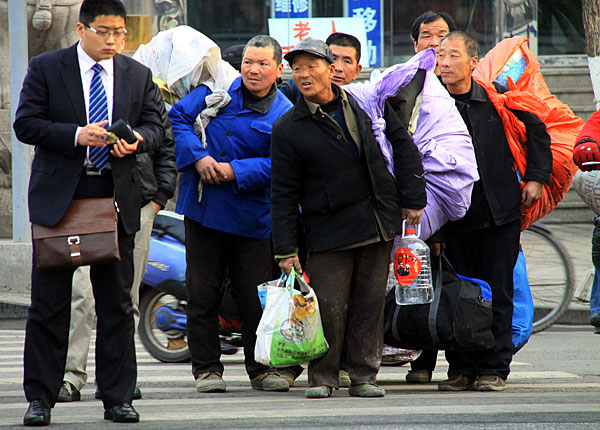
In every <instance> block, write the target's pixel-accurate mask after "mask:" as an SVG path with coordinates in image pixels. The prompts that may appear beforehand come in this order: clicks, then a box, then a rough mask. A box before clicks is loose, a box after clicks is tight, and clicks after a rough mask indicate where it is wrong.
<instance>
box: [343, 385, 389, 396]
mask: <svg viewBox="0 0 600 430" xmlns="http://www.w3.org/2000/svg"><path fill="white" fill-rule="evenodd" d="M348 394H350V395H351V396H354V397H383V396H385V390H384V389H383V388H381V387H378V386H377V385H375V384H359V385H351V386H350V389H349V390H348Z"/></svg>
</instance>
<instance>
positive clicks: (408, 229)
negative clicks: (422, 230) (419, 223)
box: [406, 226, 417, 235]
mask: <svg viewBox="0 0 600 430" xmlns="http://www.w3.org/2000/svg"><path fill="white" fill-rule="evenodd" d="M406 234H412V235H416V234H417V229H416V228H415V227H414V226H410V227H406Z"/></svg>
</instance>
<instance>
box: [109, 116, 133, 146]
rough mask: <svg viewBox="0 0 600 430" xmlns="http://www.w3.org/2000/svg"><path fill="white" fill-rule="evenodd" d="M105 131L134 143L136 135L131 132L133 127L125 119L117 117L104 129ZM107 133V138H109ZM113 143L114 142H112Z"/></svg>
mask: <svg viewBox="0 0 600 430" xmlns="http://www.w3.org/2000/svg"><path fill="white" fill-rule="evenodd" d="M106 132H107V133H112V134H114V135H115V136H116V137H118V138H119V139H125V141H126V142H127V143H135V141H136V140H137V137H135V134H133V129H132V128H131V126H130V125H129V123H128V122H127V121H124V120H122V119H119V120H118V121H116V122H114V123H113V124H112V125H111V126H110V127H108V128H107V129H106ZM110 137H112V136H110V135H109V139H110ZM113 143H114V142H113Z"/></svg>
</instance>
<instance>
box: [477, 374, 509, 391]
mask: <svg viewBox="0 0 600 430" xmlns="http://www.w3.org/2000/svg"><path fill="white" fill-rule="evenodd" d="M505 389H506V382H504V379H502V378H501V377H499V376H498V375H481V376H480V377H479V382H478V383H477V391H504V390H505Z"/></svg>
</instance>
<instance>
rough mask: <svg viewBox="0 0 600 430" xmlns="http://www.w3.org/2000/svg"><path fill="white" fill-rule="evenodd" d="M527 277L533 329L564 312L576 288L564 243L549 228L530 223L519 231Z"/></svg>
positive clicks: (540, 327)
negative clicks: (531, 302)
mask: <svg viewBox="0 0 600 430" xmlns="http://www.w3.org/2000/svg"><path fill="white" fill-rule="evenodd" d="M521 247H522V248H523V253H524V254H525V261H526V262H527V278H528V280H529V286H530V287H531V295H532V296H533V305H534V314H533V333H537V332H540V331H542V330H545V329H547V328H548V327H550V326H551V325H552V324H554V323H555V322H556V321H557V320H558V319H559V318H560V317H561V316H562V314H564V313H565V312H566V310H567V308H568V307H569V303H570V302H571V299H572V298H573V292H574V290H575V269H574V267H573V263H572V262H571V257H569V254H568V253H567V250H566V249H565V248H564V246H563V245H562V244H561V243H560V242H559V241H558V239H557V238H556V237H555V236H554V235H553V234H552V232H551V231H550V230H548V229H547V228H545V227H543V226H540V225H536V224H534V225H532V226H530V227H529V228H527V230H525V231H523V232H522V233H521Z"/></svg>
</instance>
